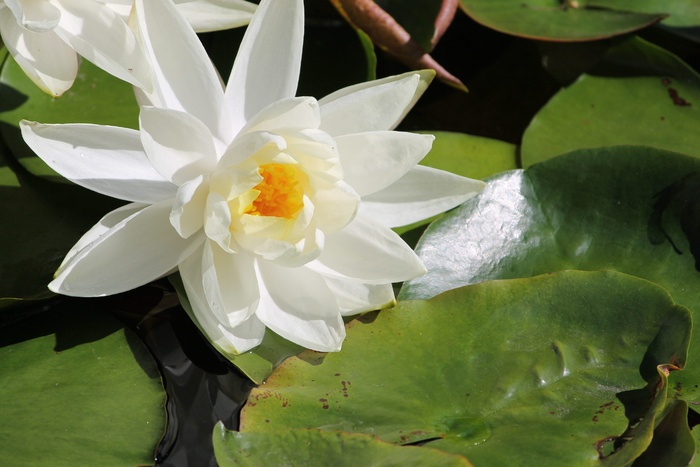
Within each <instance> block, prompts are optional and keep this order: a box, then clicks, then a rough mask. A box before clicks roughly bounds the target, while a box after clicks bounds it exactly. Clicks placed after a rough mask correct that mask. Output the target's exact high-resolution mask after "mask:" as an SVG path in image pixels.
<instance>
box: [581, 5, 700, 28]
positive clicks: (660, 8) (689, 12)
mask: <svg viewBox="0 0 700 467" xmlns="http://www.w3.org/2000/svg"><path fill="white" fill-rule="evenodd" d="M582 3H585V5H586V6H587V7H590V8H608V9H611V10H621V11H634V12H637V13H649V14H659V13H663V14H667V15H669V17H668V18H666V19H665V20H664V22H663V23H664V25H666V26H674V27H690V26H698V25H700V3H698V2H697V1H696V0H674V1H670V2H669V1H668V0H585V1H583V2H582Z"/></svg>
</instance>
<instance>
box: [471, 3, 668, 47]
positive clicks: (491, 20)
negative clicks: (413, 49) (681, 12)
mask: <svg viewBox="0 0 700 467" xmlns="http://www.w3.org/2000/svg"><path fill="white" fill-rule="evenodd" d="M460 2H461V5H462V8H463V9H464V11H465V12H466V13H467V14H468V15H469V16H471V17H472V18H473V19H474V20H475V21H477V22H479V23H481V24H483V25H484V26H486V27H489V28H492V29H495V30H497V31H501V32H504V33H506V34H513V35H516V36H522V37H527V38H530V39H544V40H556V41H584V40H594V39H602V38H606V37H612V36H617V35H620V34H626V33H629V32H632V31H636V30H638V29H642V28H645V27H647V26H650V25H652V24H654V23H656V22H658V21H660V20H662V19H664V18H665V17H666V16H667V15H666V14H664V13H663V12H661V14H659V12H656V13H655V14H647V13H634V12H630V11H625V10H612V9H610V10H608V9H601V8H587V7H586V4H587V3H588V2H586V1H584V0H582V1H573V0H563V1H556V2H555V1H552V0H460Z"/></svg>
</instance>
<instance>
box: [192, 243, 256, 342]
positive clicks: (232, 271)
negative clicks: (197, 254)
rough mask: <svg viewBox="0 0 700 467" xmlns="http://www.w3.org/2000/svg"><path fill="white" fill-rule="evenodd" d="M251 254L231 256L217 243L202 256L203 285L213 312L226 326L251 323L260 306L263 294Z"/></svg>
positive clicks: (207, 248)
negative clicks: (249, 320)
mask: <svg viewBox="0 0 700 467" xmlns="http://www.w3.org/2000/svg"><path fill="white" fill-rule="evenodd" d="M253 263H254V260H253V257H252V256H250V255H249V254H247V253H245V252H242V253H233V254H231V253H227V252H225V251H224V250H222V249H221V248H219V246H218V245H217V244H216V243H214V242H205V244H204V251H203V253H202V286H203V287H204V295H205V297H206V299H207V304H208V306H209V309H210V310H211V313H213V314H214V316H216V318H217V319H218V320H219V321H220V322H221V323H223V324H224V325H225V326H226V327H230V328H235V327H236V326H238V325H239V324H241V323H243V322H244V321H246V320H248V318H250V316H251V315H252V314H253V313H255V309H256V308H257V307H258V301H259V298H260V294H259V292H258V283H257V278H256V275H255V268H254V266H253Z"/></svg>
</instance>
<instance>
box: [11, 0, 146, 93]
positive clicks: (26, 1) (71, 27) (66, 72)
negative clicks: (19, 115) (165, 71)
mask: <svg viewBox="0 0 700 467" xmlns="http://www.w3.org/2000/svg"><path fill="white" fill-rule="evenodd" d="M0 36H1V37H2V41H3V43H4V44H5V46H6V47H7V49H8V50H9V52H10V54H11V55H12V57H14V59H15V60H16V61H17V63H18V64H19V66H20V67H21V68H22V70H24V72H25V73H26V74H27V76H28V77H29V78H30V79H31V80H32V81H34V83H36V84H37V86H39V87H40V88H41V89H42V90H44V91H45V92H47V93H49V94H51V95H53V96H55V97H58V96H60V95H61V94H63V93H64V92H65V91H66V90H68V89H69V88H70V87H71V86H72V85H73V81H75V78H76V76H77V74H78V55H77V54H80V55H81V56H83V57H84V58H86V59H87V60H89V61H91V62H93V63H94V64H96V65H97V66H99V67H100V68H103V69H104V70H106V71H107V72H109V73H111V74H113V75H114V76H116V77H118V78H120V79H122V80H124V81H128V82H129V83H132V84H134V85H136V86H139V87H143V88H148V89H150V88H151V80H150V67H149V64H148V61H147V59H146V56H145V54H144V53H143V50H142V48H141V45H140V43H139V41H138V40H137V38H136V36H135V35H134V33H133V31H132V30H131V29H130V28H129V27H128V25H127V24H126V22H125V21H124V20H122V18H121V17H119V16H118V15H117V14H116V13H115V12H114V11H112V10H111V9H110V8H108V7H107V6H106V5H104V4H102V3H99V2H97V1H94V0H0Z"/></svg>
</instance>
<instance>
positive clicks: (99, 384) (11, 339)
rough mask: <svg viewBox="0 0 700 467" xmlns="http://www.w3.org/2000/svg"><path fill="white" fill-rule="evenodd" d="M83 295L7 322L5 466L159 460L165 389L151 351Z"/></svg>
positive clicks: (2, 361) (3, 349)
mask: <svg viewBox="0 0 700 467" xmlns="http://www.w3.org/2000/svg"><path fill="white" fill-rule="evenodd" d="M76 303H77V301H73V300H72V301H69V302H68V304H67V305H64V306H62V307H54V308H53V309H52V310H51V313H43V314H39V315H36V316H33V317H31V318H28V319H26V320H25V321H22V322H19V323H15V324H12V325H7V326H4V327H2V328H0V399H2V401H3V402H2V404H0V419H1V420H2V424H0V458H2V461H3V464H4V465H52V466H71V467H73V466H76V465H102V466H123V465H139V464H152V463H153V460H154V452H155V449H156V446H157V444H158V441H159V439H160V437H161V436H162V434H163V430H164V426H165V408H164V404H165V392H164V391H163V387H162V385H161V382H160V377H159V375H158V371H157V368H156V365H155V362H154V361H153V360H152V359H151V357H150V354H149V353H148V350H147V349H146V348H145V346H144V345H143V344H142V343H141V342H140V341H139V340H138V339H137V338H136V337H135V335H134V334H133V333H132V332H131V331H129V330H128V329H124V328H123V326H122V325H121V323H119V322H118V321H116V320H115V319H114V318H112V317H111V316H110V315H108V314H106V313H102V312H100V311H99V310H96V309H94V308H93V307H90V306H86V305H83V306H82V307H80V306H79V305H77V304H76Z"/></svg>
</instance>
